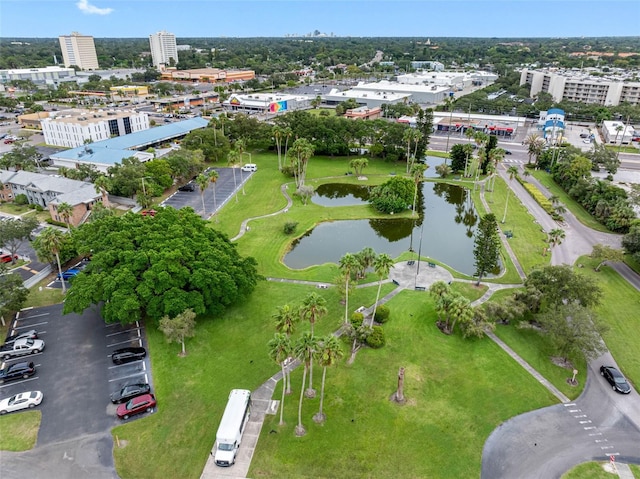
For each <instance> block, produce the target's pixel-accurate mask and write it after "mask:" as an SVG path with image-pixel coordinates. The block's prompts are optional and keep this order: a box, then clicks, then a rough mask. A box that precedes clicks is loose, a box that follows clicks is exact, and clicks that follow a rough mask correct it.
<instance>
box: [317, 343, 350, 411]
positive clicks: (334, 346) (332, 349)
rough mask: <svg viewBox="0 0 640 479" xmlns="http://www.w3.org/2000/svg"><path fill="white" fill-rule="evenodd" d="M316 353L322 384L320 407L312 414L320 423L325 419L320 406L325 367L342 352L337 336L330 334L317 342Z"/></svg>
mask: <svg viewBox="0 0 640 479" xmlns="http://www.w3.org/2000/svg"><path fill="white" fill-rule="evenodd" d="M316 355H317V356H318V362H319V363H320V366H322V386H321V387H320V409H319V410H318V413H317V414H315V415H314V416H313V420H314V421H315V422H317V423H322V422H324V421H325V419H326V416H325V415H324V412H323V411H322V406H323V404H324V383H325V379H326V377H327V368H328V367H331V366H333V365H334V364H336V363H337V362H338V360H339V359H340V358H341V357H342V356H343V355H344V353H343V352H342V347H341V346H340V342H339V341H338V338H336V337H335V336H333V335H332V334H330V335H329V336H327V337H326V338H324V339H323V340H322V341H320V342H319V347H318V351H317V353H316Z"/></svg>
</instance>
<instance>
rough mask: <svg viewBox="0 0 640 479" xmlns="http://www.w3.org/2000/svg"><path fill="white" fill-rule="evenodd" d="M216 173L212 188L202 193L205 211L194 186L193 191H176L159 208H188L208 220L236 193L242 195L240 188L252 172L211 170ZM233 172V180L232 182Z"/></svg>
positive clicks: (237, 169) (198, 190) (238, 169)
mask: <svg viewBox="0 0 640 479" xmlns="http://www.w3.org/2000/svg"><path fill="white" fill-rule="evenodd" d="M213 169H214V170H215V171H216V172H217V173H218V179H217V181H216V184H215V202H214V188H213V185H212V186H209V187H208V188H207V189H206V190H205V193H204V205H205V210H204V211H203V209H202V197H201V196H200V188H199V187H198V186H197V185H196V188H195V190H194V191H176V192H175V193H174V194H173V195H171V196H170V197H169V198H167V199H166V200H164V201H163V202H162V203H161V206H171V207H173V208H175V209H177V210H179V209H180V208H185V207H187V206H190V207H191V208H193V209H194V210H195V212H196V213H198V214H199V215H200V216H202V217H203V218H205V219H207V218H210V217H211V216H212V215H213V213H214V212H215V211H217V210H219V209H220V208H222V206H224V204H225V203H226V202H227V201H229V200H230V199H231V198H232V196H233V195H234V194H235V193H236V192H237V193H238V194H242V186H243V185H244V183H245V182H246V181H249V180H250V179H251V175H253V173H252V172H246V171H245V172H243V171H242V170H241V169H240V168H213ZM234 170H235V180H234Z"/></svg>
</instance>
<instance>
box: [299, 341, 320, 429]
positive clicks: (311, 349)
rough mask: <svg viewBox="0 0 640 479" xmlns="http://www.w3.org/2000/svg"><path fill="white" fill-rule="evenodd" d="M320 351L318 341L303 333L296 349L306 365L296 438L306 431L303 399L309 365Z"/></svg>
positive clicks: (303, 374)
mask: <svg viewBox="0 0 640 479" xmlns="http://www.w3.org/2000/svg"><path fill="white" fill-rule="evenodd" d="M317 349H318V340H317V339H315V338H314V337H313V336H311V333H310V332H308V331H307V332H305V333H302V336H300V338H299V339H298V341H297V343H296V345H295V347H294V354H295V356H296V357H297V358H298V359H299V360H300V361H301V362H302V363H303V364H304V370H303V373H302V387H301V388H300V401H299V403H298V425H297V426H296V436H304V435H305V434H306V432H307V431H306V430H305V428H304V426H303V425H302V399H303V397H304V390H305V389H304V388H305V383H306V381H307V371H309V364H310V363H311V358H312V357H313V355H314V353H315V351H316V350H317Z"/></svg>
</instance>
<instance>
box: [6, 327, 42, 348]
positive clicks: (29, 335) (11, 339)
mask: <svg viewBox="0 0 640 479" xmlns="http://www.w3.org/2000/svg"><path fill="white" fill-rule="evenodd" d="M18 339H38V332H37V331H36V330H35V329H31V330H29V331H25V332H23V333H18V334H14V335H13V336H7V339H5V340H4V345H5V346H6V345H9V344H13V343H15V342H16V341H17V340H18Z"/></svg>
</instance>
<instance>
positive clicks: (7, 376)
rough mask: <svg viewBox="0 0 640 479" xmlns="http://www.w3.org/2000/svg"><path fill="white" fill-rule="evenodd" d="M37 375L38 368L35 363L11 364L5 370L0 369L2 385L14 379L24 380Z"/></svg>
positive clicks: (0, 382)
mask: <svg viewBox="0 0 640 479" xmlns="http://www.w3.org/2000/svg"><path fill="white" fill-rule="evenodd" d="M35 373H36V367H35V365H34V364H33V363H27V362H24V363H15V364H11V365H9V366H7V367H5V368H4V369H0V384H2V383H3V382H5V381H11V380H13V379H20V378H24V379H27V378H28V377H29V376H33V375H34V374H35Z"/></svg>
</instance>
